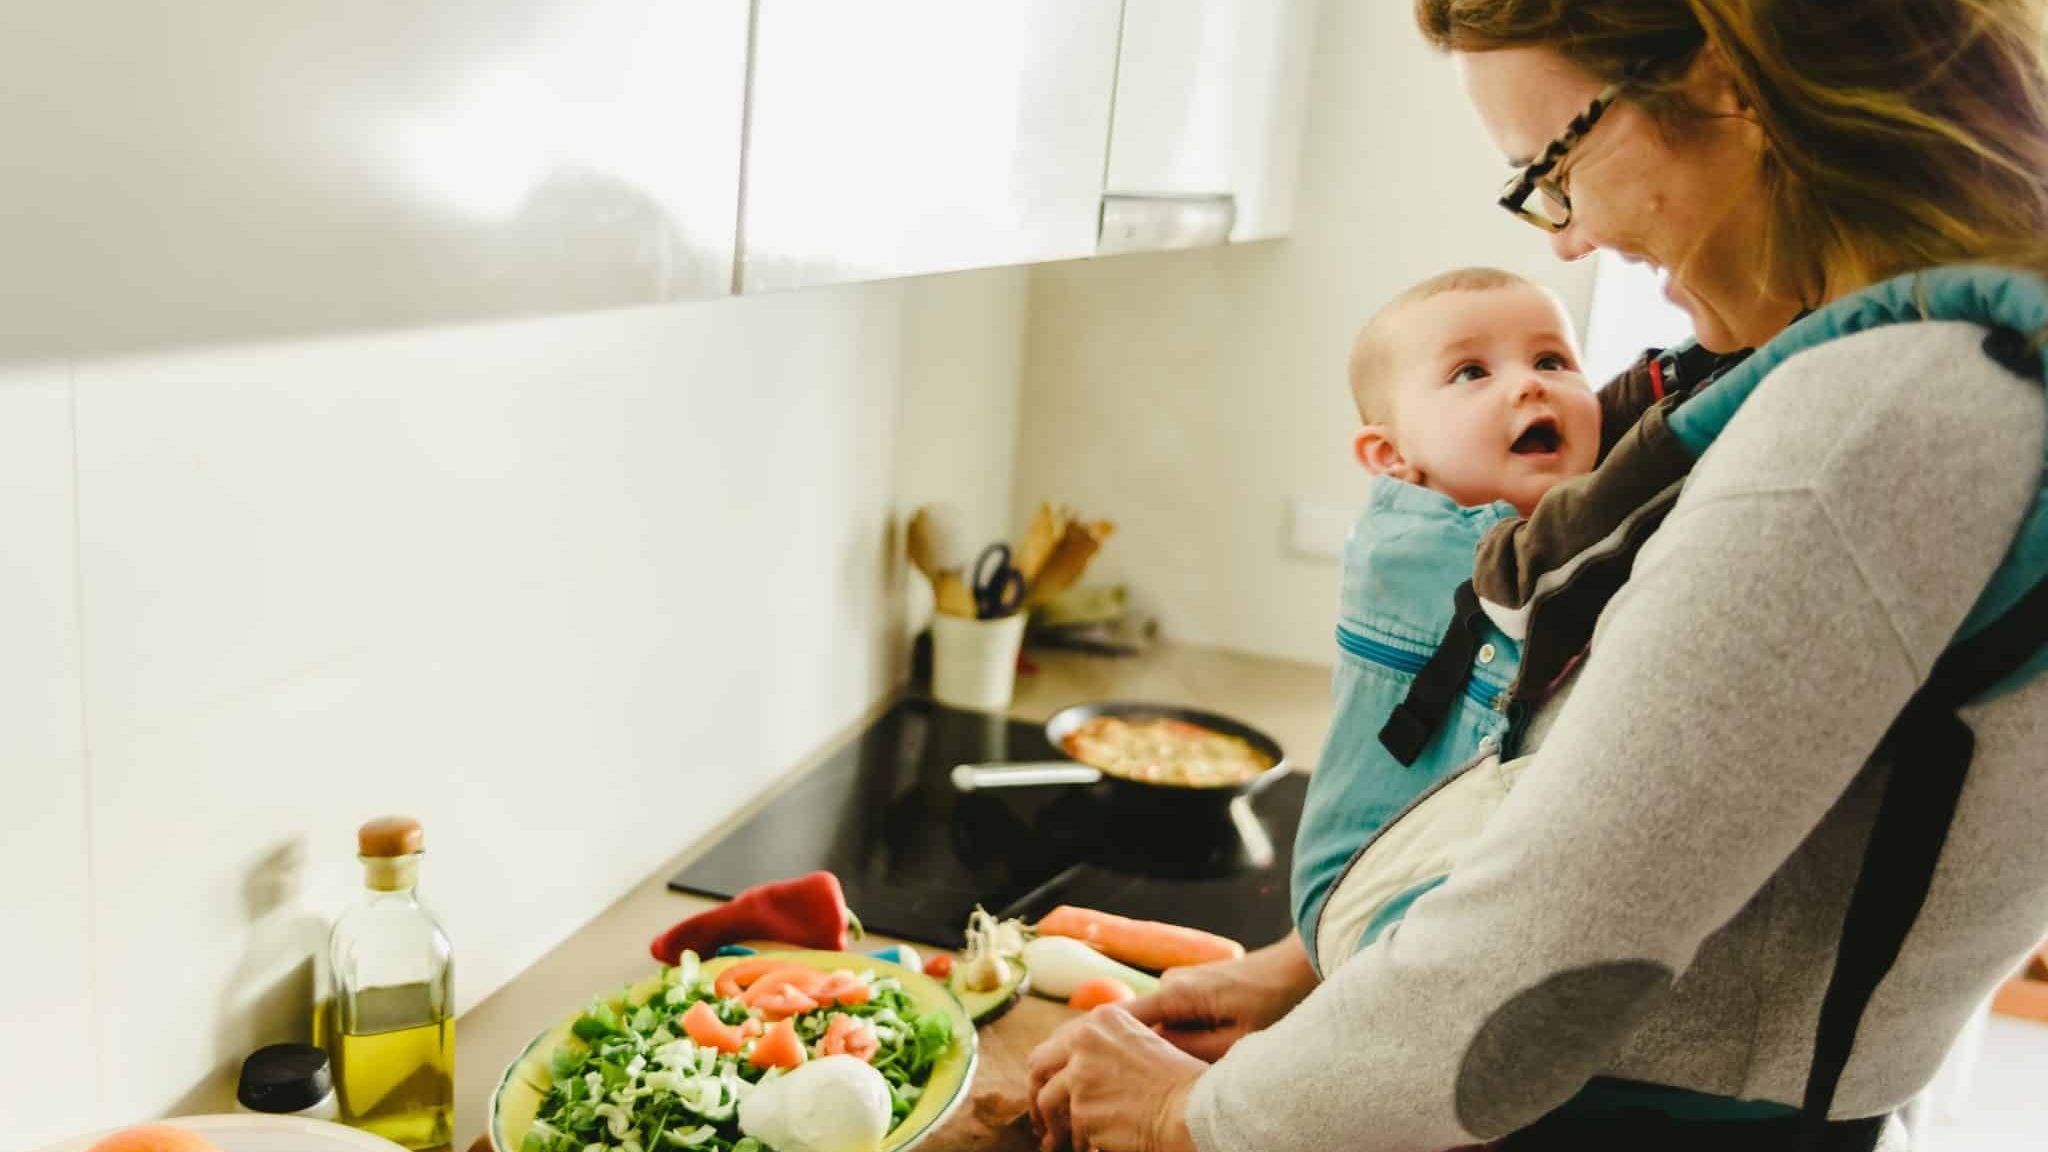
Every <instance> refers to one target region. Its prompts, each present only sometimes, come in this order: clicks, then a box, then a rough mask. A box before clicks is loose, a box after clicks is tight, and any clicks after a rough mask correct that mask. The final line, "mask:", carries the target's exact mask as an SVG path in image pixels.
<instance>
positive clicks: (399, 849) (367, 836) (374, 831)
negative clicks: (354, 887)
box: [356, 816, 427, 860]
mask: <svg viewBox="0 0 2048 1152" xmlns="http://www.w3.org/2000/svg"><path fill="white" fill-rule="evenodd" d="M426 842H427V835H426V832H425V831H424V830H423V829H421V827H420V822H419V821H417V820H415V819H413V818H412V817H410V816H379V817H378V818H376V819H375V820H372V821H370V822H369V823H367V824H365V825H363V826H362V827H361V828H359V829H357V830H356V851H357V852H358V853H359V854H360V855H361V856H362V858H363V859H365V860H390V859H394V858H396V857H399V856H417V855H419V853H420V851H421V850H422V849H423V848H425V846H426Z"/></svg>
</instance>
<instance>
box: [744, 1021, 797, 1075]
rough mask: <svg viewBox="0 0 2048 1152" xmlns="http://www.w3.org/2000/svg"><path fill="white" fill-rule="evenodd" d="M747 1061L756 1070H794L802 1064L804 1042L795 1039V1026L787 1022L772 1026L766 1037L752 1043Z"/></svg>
mask: <svg viewBox="0 0 2048 1152" xmlns="http://www.w3.org/2000/svg"><path fill="white" fill-rule="evenodd" d="M747 1061H748V1062H749V1063H751V1064H753V1066H754V1067H756V1068H794V1067H796V1066H797V1065H799V1064H802V1063H803V1062H804V1042H803V1041H802V1040H799V1039H797V1035H796V1025H795V1024H793V1023H791V1022H789V1021H788V1020H784V1021H781V1022H779V1023H776V1024H772V1025H770V1026H769V1028H768V1032H767V1034H766V1035H764V1036H762V1037H761V1038H760V1039H759V1040H756V1041H754V1051H753V1052H752V1053H751V1054H750V1055H748V1057H747Z"/></svg>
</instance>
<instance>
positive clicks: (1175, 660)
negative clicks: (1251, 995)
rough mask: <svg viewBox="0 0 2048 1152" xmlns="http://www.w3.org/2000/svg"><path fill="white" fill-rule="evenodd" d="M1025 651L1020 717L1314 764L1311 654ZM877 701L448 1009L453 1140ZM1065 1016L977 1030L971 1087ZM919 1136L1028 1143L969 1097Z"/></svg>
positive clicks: (969, 1143)
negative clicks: (747, 824)
mask: <svg viewBox="0 0 2048 1152" xmlns="http://www.w3.org/2000/svg"><path fill="white" fill-rule="evenodd" d="M1028 656H1029V659H1030V661H1031V662H1032V664H1034V665H1036V667H1037V672H1036V673H1035V674H1034V675H1030V676H1025V677H1019V679H1018V682H1017V696H1016V700H1015V701H1014V703H1013V704H1012V706H1011V709H1010V715H1012V716H1013V717H1015V718H1017V719H1021V720H1040V721H1042V720H1044V719H1045V718H1047V717H1049V716H1051V715H1052V714H1053V713H1054V712H1056V711H1058V710H1059V709H1061V708H1064V707H1066V706H1067V705H1069V704H1078V703H1083V702H1086V701H1089V700H1108V699H1142V700H1158V701H1162V702H1166V703H1175V704H1185V705H1189V706H1192V707H1198V708H1209V709H1212V710H1215V711H1219V712H1225V713H1228V714H1230V715H1234V716H1242V717H1244V718H1246V719H1247V720H1249V721H1251V722H1253V723H1255V724H1257V725H1258V726H1259V727H1261V728H1264V729H1266V730H1267V731H1268V732H1270V733H1272V735H1273V736H1274V738H1275V739H1277V740H1279V741H1280V743H1281V746H1282V747H1284V748H1286V749H1287V751H1288V756H1289V758H1290V759H1292V760H1293V761H1294V762H1295V763H1296V764H1298V765H1302V766H1304V767H1306V766H1309V765H1312V764H1314V763H1315V760H1316V756H1317V755H1318V753H1319V752H1320V751H1321V749H1322V743H1323V737H1324V734H1325V732H1326V730H1327V726H1328V723H1329V678H1330V673H1329V669H1328V668H1326V667H1321V666H1318V665H1313V664H1299V663H1294V662H1291V661H1281V660H1272V659H1266V658H1261V657H1253V656H1242V655H1236V654H1232V653H1226V652H1216V651H1210V650H1205V649H1195V648H1182V647H1176V646H1172V645H1162V646H1161V647H1159V648H1157V649H1155V650H1154V651H1152V652H1149V653H1147V654H1145V655H1143V656H1137V657H1105V656H1092V655H1085V654H1081V653H1074V652H1061V651H1048V650H1037V649H1034V650H1032V651H1031V652H1030V653H1029V654H1028ZM886 707H887V702H884V703H883V704H881V705H878V706H877V707H876V708H875V710H874V711H873V712H872V713H871V714H870V715H868V716H864V717H862V718H861V719H860V721H858V722H857V723H855V724H854V725H852V726H850V727H848V728H847V729H846V730H845V731H843V732H839V733H837V734H835V735H834V736H833V737H832V738H831V739H830V740H828V741H827V742H826V743H825V746H824V747H822V748H819V749H818V750H816V751H815V752H813V753H812V754H811V755H810V756H808V757H806V758H805V759H804V761H803V762H802V763H800V764H797V765H796V766H794V767H793V768H792V769H791V770H790V771H789V772H787V773H785V774H784V775H783V777H782V779H780V780H778V781H776V782H775V784H774V785H773V786H771V787H769V788H767V789H764V790H763V792H762V794H761V795H759V796H757V797H755V798H754V800H753V801H752V802H751V803H749V804H748V805H747V806H746V807H745V808H744V809H742V810H741V811H739V812H736V813H734V814H733V815H732V816H731V817H730V818H729V819H727V820H726V821H725V822H724V823H723V824H721V825H720V826H719V827H717V828H716V829H714V830H713V831H712V832H711V833H710V834H709V835H708V836H706V837H705V839H704V840H703V841H702V842H700V843H698V844H694V845H692V846H691V847H689V848H688V849H685V850H684V851H683V852H681V853H679V854H677V855H676V856H675V857H674V858H673V859H670V860H669V861H667V862H666V863H664V864H662V866H661V867H659V868H657V869H655V871H654V873H653V875H651V876H649V877H648V878H647V879H646V880H644V881H642V882H641V883H639V884H638V885H636V886H635V887H634V888H633V889H632V890H631V891H630V892H627V893H626V894H625V895H624V896H622V897H620V898H619V899H618V900H617V901H616V902H615V903H613V904H612V906H611V907H609V908H606V909H605V910H604V911H602V912H600V913H599V914H598V915H597V917H596V918H595V919H593V920H591V921H590V923H588V924H586V925H584V926H583V927H582V928H580V929H578V930H577V931H576V932H575V933H574V934H573V935H571V936H570V937H569V938H568V939H567V940H564V941H563V942H562V943H561V944H559V945H557V946H556V947H555V948H554V949H553V950H552V951H550V952H549V953H548V954H547V955H546V956H543V957H542V958H541V959H540V960H539V961H538V962H537V963H535V964H534V965H533V966H532V967H531V968H528V969H527V970H526V971H525V972H523V973H521V974H520V975H519V976H517V977H515V978H514V979H513V980H512V981H511V982H510V983H508V984H506V985H505V986H504V987H502V988H499V989H498V990H497V991H496V992H494V993H492V994H491V995H490V997H488V998H487V999H485V1000H484V1001H483V1002H482V1003H480V1004H478V1005H476V1006H475V1007H474V1008H471V1009H470V1010H469V1011H468V1012H466V1013H464V1014H463V1015H462V1016H461V1018H460V1019H459V1020H457V1022H456V1027H455V1043H456V1055H455V1069H456V1074H455V1130H456V1132H457V1133H458V1142H459V1143H458V1146H459V1147H460V1146H467V1142H468V1141H469V1140H470V1139H471V1138H472V1137H477V1136H478V1134H480V1133H482V1132H483V1130H484V1115H485V1110H486V1108H487V1107H488V1105H489V1102H490V1096H491V1092H492V1091H493V1090H494V1089H495V1088H496V1087H497V1082H498V1077H499V1075H500V1073H502V1072H503V1071H504V1069H505V1067H506V1065H508V1064H510V1063H511V1062H512V1060H513V1059H514V1058H515V1057H517V1056H518V1055H519V1053H520V1051H521V1050H522V1049H524V1048H525V1046H526V1044H527V1043H528V1042H529V1041H530V1040H532V1039H533V1037H534V1035H535V1034H536V1033H538V1032H539V1031H540V1030H541V1029H543V1028H545V1027H547V1026H548V1025H549V1024H551V1023H553V1022H555V1021H557V1020H559V1019H561V1018H562V1017H563V1016H564V1015H566V1014H567V1013H568V1012H570V1011H571V1010H573V1009H574V1008H576V1007H577V1006H579V1005H581V1004H582V1003H583V1002H584V1001H586V1000H587V999H588V998H589V997H591V996H592V995H595V994H597V993H599V992H602V991H605V990H607V989H611V988H615V987H623V986H624V985H626V984H629V983H631V982H633V981H635V980H638V979H640V978H641V977H644V976H646V975H647V974H648V973H649V971H650V970H651V969H652V967H653V961H651V960H650V959H649V958H648V955H647V942H648V941H649V940H651V939H653V937H654V935H655V933H657V932H659V931H660V930H661V929H662V928H664V927H666V926H668V925H669V924H672V923H674V922H675V921H677V920H680V919H682V918H683V917H684V916H687V915H689V914H691V913H692V912H696V911H698V910H701V909H703V908H707V907H710V906H711V905H712V904H713V903H715V902H714V901H711V900H707V899H705V898H703V897H699V896H689V895H684V894H682V893H679V892H672V891H670V890H669V889H668V886H667V879H668V877H669V876H671V875H673V874H674V873H675V872H676V871H677V870H678V869H679V868H681V867H682V866H683V865H684V864H687V863H688V862H689V861H690V860H691V859H692V858H693V857H694V856H696V855H697V854H698V853H699V852H702V851H703V850H704V849H705V848H707V847H709V846H710V844H711V843H713V842H715V841H716V840H717V839H718V838H719V837H721V836H723V835H725V834H726V833H727V832H729V831H731V830H732V829H734V828H736V827H738V826H739V825H740V824H741V823H743V822H744V821H746V820H747V819H748V818H750V817H751V816H753V814H754V813H755V812H757V811H759V810H760V809H761V808H763V807H765V806H766V805H767V804H768V802H769V801H770V800H772V799H773V798H774V797H775V796H777V795H779V794H780V793H781V792H783V791H784V790H786V789H787V788H788V787H789V786H790V785H791V784H793V783H794V782H795V781H796V780H798V779H800V778H801V777H802V776H803V775H804V774H805V773H807V772H809V771H811V770H812V769H814V768H816V767H817V766H818V765H819V764H820V763H822V762H824V760H826V759H827V758H828V757H829V756H830V754H831V753H832V752H833V751H834V750H836V749H837V748H838V747H839V746H840V745H841V744H843V743H844V742H845V741H846V740H848V739H850V738H852V737H853V736H854V735H855V734H857V733H858V732H859V731H860V730H861V729H863V728H865V727H866V726H867V724H868V723H869V722H871V721H872V720H873V719H874V718H875V717H876V716H879V715H880V714H881V712H882V711H883V710H884V709H885V708H886ZM761 879H763V880H771V879H776V877H771V876H764V877H761ZM871 942H872V945H873V947H877V948H879V947H881V946H883V945H884V944H887V943H890V942H891V941H889V940H888V939H887V938H883V937H875V938H871ZM1245 943H1246V944H1247V945H1253V946H1255V945H1256V944H1259V943H1265V942H1264V941H1246V942H1245ZM1068 1014H1069V1013H1068V1010H1067V1009H1066V1008H1065V1007H1064V1006H1062V1005H1059V1004H1055V1003H1053V1002H1051V1001H1048V1000H1040V999H1037V998H1035V997H1029V996H1027V997H1025V998H1024V1001H1023V1002H1022V1003H1019V1004H1018V1005H1017V1006H1016V1007H1015V1008H1013V1009H1012V1010H1011V1011H1010V1012H1009V1013H1007V1014H1005V1015H1004V1016H1003V1017H1002V1018H1001V1019H999V1020H996V1021H995V1022H993V1023H992V1024H990V1025H988V1026H987V1027H984V1028H983V1029H982V1030H981V1037H980V1039H981V1066H980V1068H979V1069H978V1070H977V1071H976V1073H975V1082H974V1085H973V1087H972V1089H971V1090H972V1091H973V1092H974V1093H975V1094H977V1095H980V1094H983V1093H987V1092H990V1091H997V1092H1006V1093H1010V1094H1013V1095H1021V1087H1022V1084H1023V1069H1024V1059H1025V1057H1026V1055H1027V1054H1028V1053H1029V1052H1030V1051H1031V1049H1032V1047H1033V1046H1034V1045H1036V1044H1037V1043H1038V1041H1039V1040H1040V1039H1042V1038H1043V1037H1044V1036H1045V1035H1046V1034H1047V1033H1048V1032H1050V1031H1052V1029H1054V1028H1056V1027H1058V1025H1059V1023H1060V1022H1061V1021H1062V1020H1064V1019H1065V1018H1066V1017H1067V1016H1068ZM927 1147H931V1148H934V1149H943V1150H948V1152H950V1150H952V1149H967V1148H982V1149H1009V1148H1015V1149H1017V1150H1018V1152H1026V1150H1028V1149H1031V1148H1033V1147H1034V1146H1033V1145H1032V1143H1031V1142H1030V1140H1029V1139H1028V1138H1027V1137H1026V1135H1025V1134H1024V1133H1023V1132H1022V1130H1021V1129H1016V1128H1011V1129H1007V1130H1001V1131H994V1130H991V1129H990V1128H989V1127H988V1126H987V1125H985V1124H983V1123H982V1122H981V1121H979V1120H978V1119H977V1118H976V1117H975V1115H974V1109H973V1107H972V1106H971V1104H964V1105H962V1106H961V1108H960V1110H959V1111H958V1112H956V1113H955V1114H954V1115H953V1117H952V1118H951V1119H949V1120H948V1121H947V1123H946V1126H945V1128H944V1129H942V1130H941V1132H940V1133H939V1134H938V1135H937V1137H936V1138H935V1139H934V1141H933V1142H932V1143H930V1144H928V1145H927Z"/></svg>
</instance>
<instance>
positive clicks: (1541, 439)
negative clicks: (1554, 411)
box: [1508, 417, 1559, 456]
mask: <svg viewBox="0 0 2048 1152" xmlns="http://www.w3.org/2000/svg"><path fill="white" fill-rule="evenodd" d="M1558 443H1559V440H1558V435H1557V421H1555V420H1552V419H1549V418H1548V417H1546V418H1544V419H1541V420H1538V421H1536V422H1535V423H1534V424H1531V425H1529V427H1528V428H1526V429H1524V430H1523V431H1522V434H1521V435H1520V436H1517V437H1515V442H1514V443H1513V444H1511V445H1509V446H1508V451H1510V452H1513V453H1514V454H1515V455H1517V456H1537V455H1546V454H1548V453H1551V452H1555V451H1557V446H1558Z"/></svg>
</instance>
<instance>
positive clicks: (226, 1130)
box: [41, 1114, 404, 1152]
mask: <svg viewBox="0 0 2048 1152" xmlns="http://www.w3.org/2000/svg"><path fill="white" fill-rule="evenodd" d="M162 1123H165V1124H169V1125H171V1126H172V1127H174V1128H183V1129H185V1130H186V1131H187V1132H192V1133H195V1134H197V1135H199V1136H202V1137H204V1138H205V1139H206V1140H207V1141H208V1142H210V1143H211V1144H213V1145H214V1146H215V1147H216V1148H219V1149H220V1150H221V1152H404V1149H402V1148H400V1147H399V1146H398V1145H396V1144H393V1143H392V1142H391V1141H389V1140H386V1139H384V1138H383V1137H381V1136H372V1135H371V1134H369V1133H368V1132H362V1131H358V1130H356V1129H354V1128H345V1127H343V1126H342V1125H340V1124H332V1123H329V1122H328V1121H325V1120H309V1119H307V1118H305V1117H303V1116H259V1115H254V1114H248V1115H243V1114H236V1115H226V1116H179V1117H176V1118H174V1119H171V1120H165V1121H162ZM111 1132H112V1130H111V1129H110V1130H109V1131H107V1132H95V1133H91V1134H89V1135H85V1136H78V1137H75V1138H73V1139H70V1140H65V1141H63V1142H61V1143H57V1144H52V1145H49V1146H48V1147H46V1148H44V1149H42V1150H41V1152H84V1150H85V1149H87V1148H90V1147H92V1146H93V1145H94V1144H97V1143H98V1142H99V1141H100V1140H101V1139H103V1138H105V1137H106V1136H108V1135H110V1134H111Z"/></svg>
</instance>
